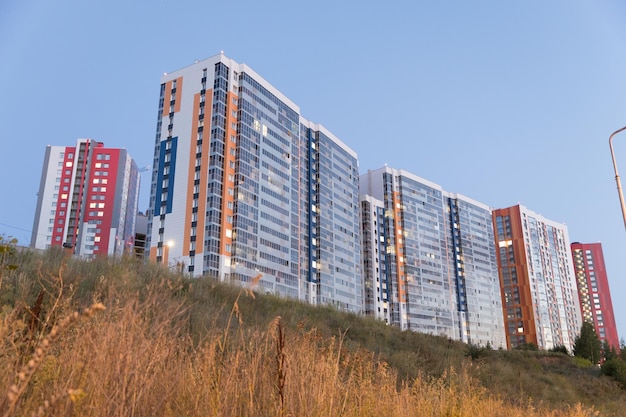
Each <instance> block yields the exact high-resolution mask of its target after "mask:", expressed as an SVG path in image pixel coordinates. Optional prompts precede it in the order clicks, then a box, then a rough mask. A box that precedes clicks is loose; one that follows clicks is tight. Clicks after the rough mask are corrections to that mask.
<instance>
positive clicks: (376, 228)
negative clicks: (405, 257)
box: [361, 195, 392, 324]
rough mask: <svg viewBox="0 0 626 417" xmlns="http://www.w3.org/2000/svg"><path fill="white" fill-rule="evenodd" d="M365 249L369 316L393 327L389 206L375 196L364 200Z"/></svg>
mask: <svg viewBox="0 0 626 417" xmlns="http://www.w3.org/2000/svg"><path fill="white" fill-rule="evenodd" d="M361 231H362V232H361V248H362V252H363V285H364V295H363V296H364V312H365V315H368V316H373V317H376V318H377V319H379V320H383V321H384V322H385V323H387V324H391V302H390V295H391V289H392V283H391V282H390V281H389V279H388V274H387V270H386V266H387V265H386V254H385V248H386V242H387V240H388V239H387V235H386V228H385V206H384V203H383V202H382V201H381V200H378V199H376V198H374V197H372V196H371V195H363V196H362V197H361Z"/></svg>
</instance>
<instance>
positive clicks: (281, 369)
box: [271, 316, 287, 417]
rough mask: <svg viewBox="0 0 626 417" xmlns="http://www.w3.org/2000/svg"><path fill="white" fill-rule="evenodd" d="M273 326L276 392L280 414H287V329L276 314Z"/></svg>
mask: <svg viewBox="0 0 626 417" xmlns="http://www.w3.org/2000/svg"><path fill="white" fill-rule="evenodd" d="M271 327H274V328H275V333H274V338H275V340H276V393H277V394H278V400H279V403H280V410H279V414H278V415H279V416H281V417H282V416H284V415H285V380H286V375H287V372H286V364H285V360H286V355H285V331H284V329H283V324H282V322H281V317H280V316H276V317H275V318H274V320H272V323H271Z"/></svg>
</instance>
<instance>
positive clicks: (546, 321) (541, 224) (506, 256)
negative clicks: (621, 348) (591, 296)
mask: <svg viewBox="0 0 626 417" xmlns="http://www.w3.org/2000/svg"><path fill="white" fill-rule="evenodd" d="M493 224H494V230H495V234H496V242H497V246H498V252H497V257H498V264H499V266H500V283H501V286H502V305H503V309H504V322H505V328H506V338H507V345H508V347H509V348H515V347H518V346H521V345H524V344H530V343H532V344H534V345H536V346H537V347H538V348H539V349H546V350H547V349H552V348H554V347H557V346H565V347H566V348H567V349H568V350H569V351H570V352H572V349H573V346H574V342H575V339H576V337H577V336H578V334H579V333H580V328H581V325H582V319H581V315H580V304H579V300H578V291H577V287H576V278H575V274H574V267H573V264H572V254H571V251H570V241H569V236H568V232H567V227H566V226H565V225H564V224H561V223H557V222H555V221H552V220H549V219H546V218H545V217H543V216H541V215H539V214H537V213H534V212H533V211H531V210H529V209H527V208H526V207H524V206H522V205H519V204H518V205H516V206H512V207H508V208H503V209H497V210H494V212H493Z"/></svg>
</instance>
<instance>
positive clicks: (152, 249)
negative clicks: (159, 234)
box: [149, 246, 157, 262]
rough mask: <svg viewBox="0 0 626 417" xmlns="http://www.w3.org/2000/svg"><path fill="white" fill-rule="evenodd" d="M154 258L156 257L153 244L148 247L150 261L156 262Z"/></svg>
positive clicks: (155, 249) (155, 248)
mask: <svg viewBox="0 0 626 417" xmlns="http://www.w3.org/2000/svg"><path fill="white" fill-rule="evenodd" d="M156 258H157V247H156V246H153V247H151V248H150V255H149V259H150V261H151V262H156Z"/></svg>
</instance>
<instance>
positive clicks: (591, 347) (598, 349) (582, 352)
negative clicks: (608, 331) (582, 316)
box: [574, 321, 602, 364]
mask: <svg viewBox="0 0 626 417" xmlns="http://www.w3.org/2000/svg"><path fill="white" fill-rule="evenodd" d="M601 353H602V342H601V341H600V339H599V338H598V335H597V334H596V330H595V329H594V328H593V324H591V323H589V322H587V321H585V322H583V325H582V327H581V328H580V335H579V336H578V337H577V338H576V341H575V342H574V356H577V357H580V358H584V359H588V360H589V361H591V363H593V364H596V363H598V362H600V359H601V357H602V356H601Z"/></svg>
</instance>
